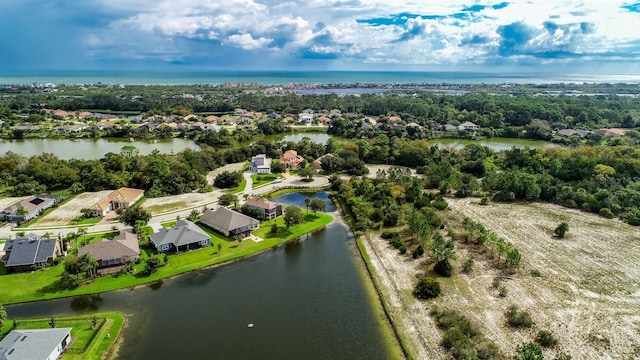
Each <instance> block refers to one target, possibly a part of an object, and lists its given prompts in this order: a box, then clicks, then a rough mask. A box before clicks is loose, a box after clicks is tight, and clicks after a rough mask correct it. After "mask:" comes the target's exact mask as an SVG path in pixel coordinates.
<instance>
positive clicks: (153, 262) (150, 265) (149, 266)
mask: <svg viewBox="0 0 640 360" xmlns="http://www.w3.org/2000/svg"><path fill="white" fill-rule="evenodd" d="M158 268H160V260H159V259H158V258H156V257H150V258H148V259H147V262H146V264H145V265H144V269H143V270H142V273H143V274H144V275H145V276H149V275H151V274H153V273H154V272H156V271H158Z"/></svg>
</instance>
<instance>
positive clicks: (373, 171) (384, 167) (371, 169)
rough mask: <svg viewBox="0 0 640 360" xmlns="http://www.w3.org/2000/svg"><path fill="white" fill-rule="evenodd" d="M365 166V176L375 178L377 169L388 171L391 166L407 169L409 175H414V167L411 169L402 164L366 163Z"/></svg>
mask: <svg viewBox="0 0 640 360" xmlns="http://www.w3.org/2000/svg"><path fill="white" fill-rule="evenodd" d="M365 167H366V168H367V169H369V173H368V174H367V177H369V178H372V179H373V178H375V177H376V173H377V172H378V170H384V171H385V172H387V173H389V169H391V168H401V169H409V170H410V171H411V175H414V176H416V174H417V173H416V169H412V168H408V167H404V166H398V165H386V164H380V165H371V164H367V165H365Z"/></svg>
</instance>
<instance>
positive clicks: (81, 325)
mask: <svg viewBox="0 0 640 360" xmlns="http://www.w3.org/2000/svg"><path fill="white" fill-rule="evenodd" d="M94 316H95V318H96V324H97V326H96V327H95V328H93V317H94ZM16 321H17V322H18V326H17V328H18V330H20V329H22V330H31V329H49V328H50V325H49V322H50V321H51V319H50V318H46V319H24V320H23V319H16ZM55 322H56V327H57V328H64V327H70V328H71V337H72V338H74V341H73V343H72V344H71V346H69V348H67V351H66V352H65V354H64V355H63V356H62V359H74V360H75V359H78V360H80V359H96V360H97V359H102V358H103V357H104V355H105V353H106V352H107V351H108V350H109V349H111V346H113V343H114V342H115V341H116V339H117V338H118V335H119V334H120V330H121V329H122V325H123V324H124V316H123V315H122V314H120V313H100V314H95V315H82V316H71V317H59V318H55ZM13 323H14V321H13V320H10V321H7V322H6V323H5V325H4V326H3V327H2V329H1V330H0V338H3V337H4V336H5V335H6V334H8V333H9V332H10V331H11V329H12V327H13Z"/></svg>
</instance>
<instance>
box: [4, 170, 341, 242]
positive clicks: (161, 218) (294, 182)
mask: <svg viewBox="0 0 640 360" xmlns="http://www.w3.org/2000/svg"><path fill="white" fill-rule="evenodd" d="M250 175H251V174H249V175H248V176H247V173H245V174H244V176H245V178H247V177H248V179H247V185H249V184H251V185H253V182H252V181H251V176H250ZM326 185H329V178H328V177H326V176H316V177H314V178H313V182H304V181H302V180H301V179H300V177H298V176H288V177H286V178H285V179H283V180H282V182H281V183H275V184H269V185H265V186H261V187H259V188H257V189H251V188H250V187H249V186H247V187H245V190H244V191H243V193H242V194H240V196H238V198H239V200H240V201H241V202H242V201H243V200H244V197H243V196H242V195H243V194H247V195H251V194H253V195H260V194H264V193H267V192H269V191H272V190H274V189H278V188H286V187H291V186H293V187H311V188H316V187H323V186H326ZM212 194H213V196H212V198H211V199H212V202H216V203H217V200H218V197H219V196H220V195H221V194H222V192H220V191H215V192H214V193H212ZM192 210H193V209H192V208H189V209H184V210H179V211H175V212H172V213H169V214H163V215H157V216H153V217H152V218H151V219H150V220H149V224H157V223H161V222H165V221H170V220H175V219H176V217H177V216H180V217H181V218H186V217H187V216H189V214H190V213H191V211H192ZM197 210H198V211H201V210H202V208H198V209H197ZM14 226H15V224H7V225H5V226H3V227H2V228H0V239H9V238H13V237H15V236H16V233H17V231H12V228H13V227H14ZM127 228H129V227H127V226H126V225H124V224H122V223H114V224H110V223H107V224H96V225H93V226H89V227H88V228H87V231H88V233H103V232H109V231H113V230H114V229H115V230H122V229H127ZM18 231H24V232H26V233H35V234H37V235H43V234H44V233H46V232H49V233H51V234H54V235H58V234H62V236H65V235H66V234H68V233H71V232H77V231H78V228H77V227H73V226H71V227H50V228H46V229H34V230H18Z"/></svg>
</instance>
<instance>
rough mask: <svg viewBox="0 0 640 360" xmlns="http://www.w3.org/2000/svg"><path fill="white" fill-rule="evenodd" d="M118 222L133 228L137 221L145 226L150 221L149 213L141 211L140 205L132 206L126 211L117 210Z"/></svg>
mask: <svg viewBox="0 0 640 360" xmlns="http://www.w3.org/2000/svg"><path fill="white" fill-rule="evenodd" d="M117 212H118V220H119V221H120V222H121V223H123V224H125V225H128V226H131V227H134V226H136V224H137V223H138V221H143V222H144V223H145V224H146V223H147V222H149V219H151V213H149V211H147V210H145V209H143V208H142V207H141V206H140V205H134V206H131V207H128V208H126V209H118V210H117Z"/></svg>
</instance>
